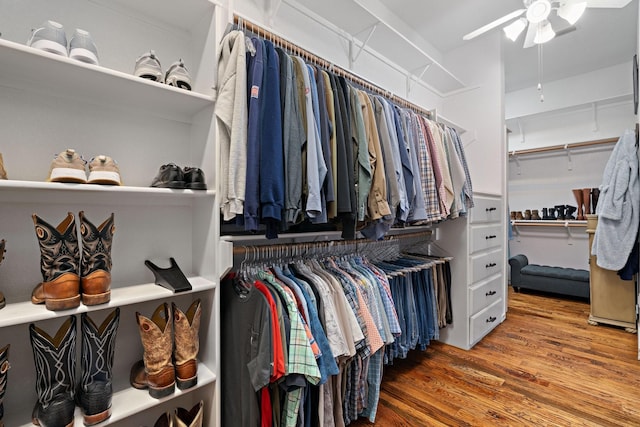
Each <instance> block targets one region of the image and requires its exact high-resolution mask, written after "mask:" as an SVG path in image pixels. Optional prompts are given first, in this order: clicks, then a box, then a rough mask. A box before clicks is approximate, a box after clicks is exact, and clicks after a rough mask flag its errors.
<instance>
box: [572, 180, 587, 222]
mask: <svg viewBox="0 0 640 427" xmlns="http://www.w3.org/2000/svg"><path fill="white" fill-rule="evenodd" d="M571 192H572V193H573V197H575V198H576V203H577V204H578V214H577V215H576V219H577V220H578V221H584V219H585V218H584V210H583V209H584V208H583V207H584V197H583V195H582V190H581V189H578V188H576V189H573V190H571Z"/></svg>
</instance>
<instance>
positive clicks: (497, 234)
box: [470, 224, 502, 254]
mask: <svg viewBox="0 0 640 427" xmlns="http://www.w3.org/2000/svg"><path fill="white" fill-rule="evenodd" d="M470 228H471V233H470V235H471V241H470V253H472V254H473V253H476V252H480V251H484V250H487V249H491V248H496V247H499V246H500V245H502V225H501V224H498V225H473V226H471V227H470Z"/></svg>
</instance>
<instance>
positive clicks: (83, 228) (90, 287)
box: [78, 212, 116, 305]
mask: <svg viewBox="0 0 640 427" xmlns="http://www.w3.org/2000/svg"><path fill="white" fill-rule="evenodd" d="M78 216H79V217H80V235H81V236H82V263H81V268H80V272H81V277H82V279H81V288H82V302H83V303H84V304H85V305H97V304H104V303H107V302H109V300H110V299H111V290H110V288H111V243H112V241H113V233H114V232H115V229H116V228H115V225H114V224H113V214H111V215H110V216H109V218H107V219H106V220H105V221H104V222H103V223H102V224H100V226H98V227H96V226H95V225H93V224H92V223H91V222H89V220H87V217H86V216H85V215H84V212H80V214H79V215H78Z"/></svg>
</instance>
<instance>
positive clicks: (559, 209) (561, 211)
mask: <svg viewBox="0 0 640 427" xmlns="http://www.w3.org/2000/svg"><path fill="white" fill-rule="evenodd" d="M554 208H555V209H556V212H557V213H558V215H557V218H556V219H559V220H564V205H556V206H554Z"/></svg>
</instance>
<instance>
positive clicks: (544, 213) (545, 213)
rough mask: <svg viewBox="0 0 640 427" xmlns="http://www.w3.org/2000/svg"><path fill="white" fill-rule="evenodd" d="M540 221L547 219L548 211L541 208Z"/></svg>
mask: <svg viewBox="0 0 640 427" xmlns="http://www.w3.org/2000/svg"><path fill="white" fill-rule="evenodd" d="M542 219H549V209H547V208H542Z"/></svg>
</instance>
